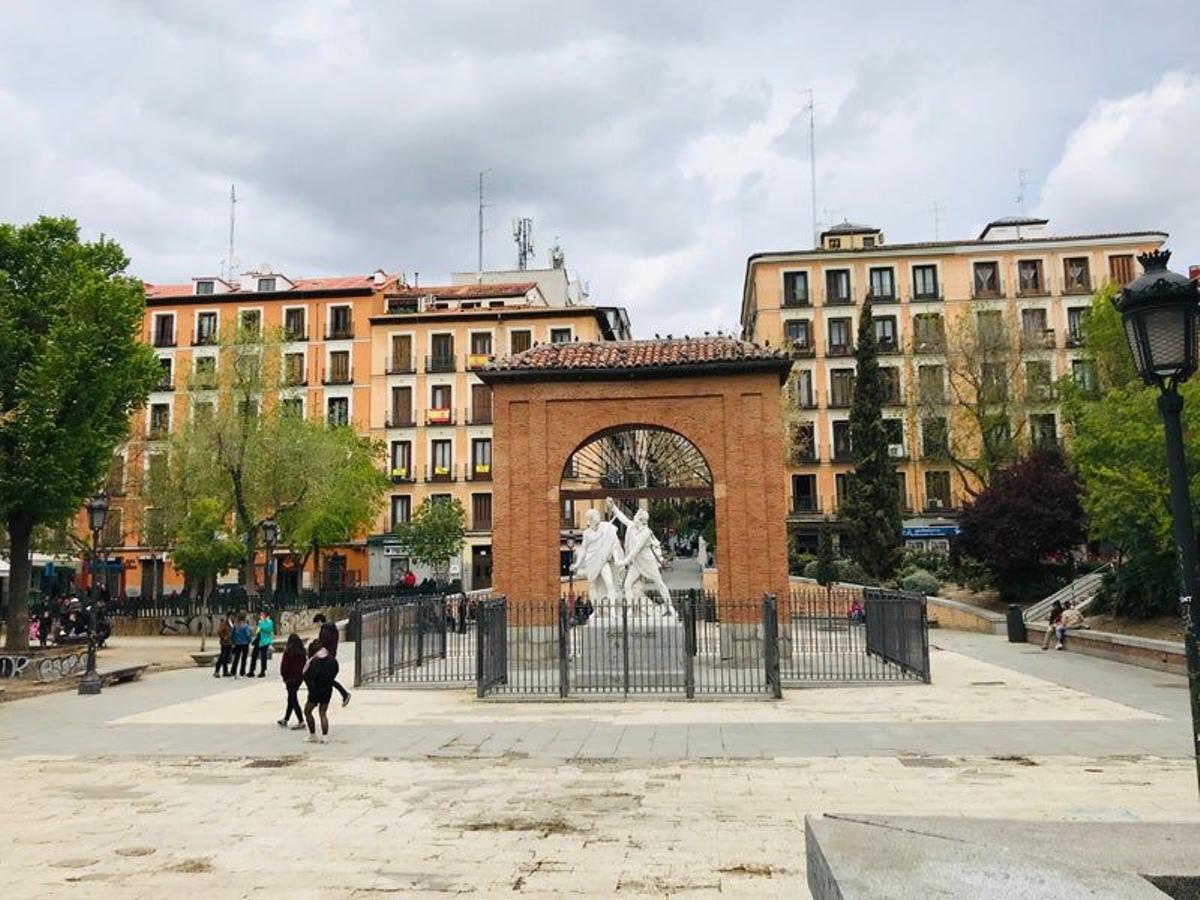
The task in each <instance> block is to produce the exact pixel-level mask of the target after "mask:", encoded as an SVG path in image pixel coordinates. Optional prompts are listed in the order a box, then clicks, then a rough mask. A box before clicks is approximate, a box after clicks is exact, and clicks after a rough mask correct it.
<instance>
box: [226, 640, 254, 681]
mask: <svg viewBox="0 0 1200 900" xmlns="http://www.w3.org/2000/svg"><path fill="white" fill-rule="evenodd" d="M249 650H250V645H249V644H234V645H233V659H232V660H231V661H230V663H229V667H230V668H231V669H233V674H234V675H245V674H246V653H247V652H248V651H249Z"/></svg>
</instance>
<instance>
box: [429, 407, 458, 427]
mask: <svg viewBox="0 0 1200 900" xmlns="http://www.w3.org/2000/svg"><path fill="white" fill-rule="evenodd" d="M425 424H426V425H453V424H455V416H454V410H452V409H427V410H425Z"/></svg>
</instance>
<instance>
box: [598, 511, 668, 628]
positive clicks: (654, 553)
mask: <svg viewBox="0 0 1200 900" xmlns="http://www.w3.org/2000/svg"><path fill="white" fill-rule="evenodd" d="M607 503H608V509H609V511H610V512H611V513H612V514H613V516H615V517H616V518H618V519H620V520H621V522H622V524H624V526H625V548H624V553H623V554H622V555H621V556H620V557H619V558H618V560H617V563H618V564H619V565H621V566H624V567H625V583H624V585H623V586H622V590H623V591H624V595H625V601H626V602H627V603H631V604H635V605H636V603H637V601H638V600H639V599H640V598H641V597H642V596H644V595H645V589H646V587H647V586H649V587H650V588H653V589H654V590H656V591H657V592H658V594H659V596H658V597H655V598H652V599H653V600H654V602H655V603H657V604H658V605H660V606H663V607H665V608H664V609H663V615H664V616H673V615H674V614H675V608H674V607H673V606H672V605H671V591H670V589H669V588H668V587H667V585H666V582H664V581H663V577H662V564H663V555H662V545H661V544H659V542H658V538H656V537H655V536H654V532H652V531H651V530H650V525H649V524H648V523H649V520H650V514H649V513H648V512H646V510H644V509H639V510H638V511H637V512H636V513H634V516H633V518H632V519H630V518H629V516H627V515H625V513H623V512H621V509H620V507H619V506H617V504H616V503H614V502H613V499H612V498H611V497H609V498H608V500H607ZM610 524H611V523H610Z"/></svg>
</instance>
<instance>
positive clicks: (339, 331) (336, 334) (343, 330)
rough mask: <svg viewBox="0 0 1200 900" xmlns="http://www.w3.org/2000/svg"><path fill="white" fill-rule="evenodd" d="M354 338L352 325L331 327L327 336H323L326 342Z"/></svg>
mask: <svg viewBox="0 0 1200 900" xmlns="http://www.w3.org/2000/svg"><path fill="white" fill-rule="evenodd" d="M353 337H354V326H353V325H352V324H345V325H331V326H330V327H329V334H327V335H326V336H325V340H327V341H348V340H351V339H352V338H353Z"/></svg>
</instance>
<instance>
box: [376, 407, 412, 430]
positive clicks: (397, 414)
mask: <svg viewBox="0 0 1200 900" xmlns="http://www.w3.org/2000/svg"><path fill="white" fill-rule="evenodd" d="M416 424H417V423H416V420H415V419H413V414H412V410H411V409H393V410H391V411H390V412H388V413H387V415H385V416H384V417H383V427H384V428H412V427H414V426H415V425H416Z"/></svg>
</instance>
